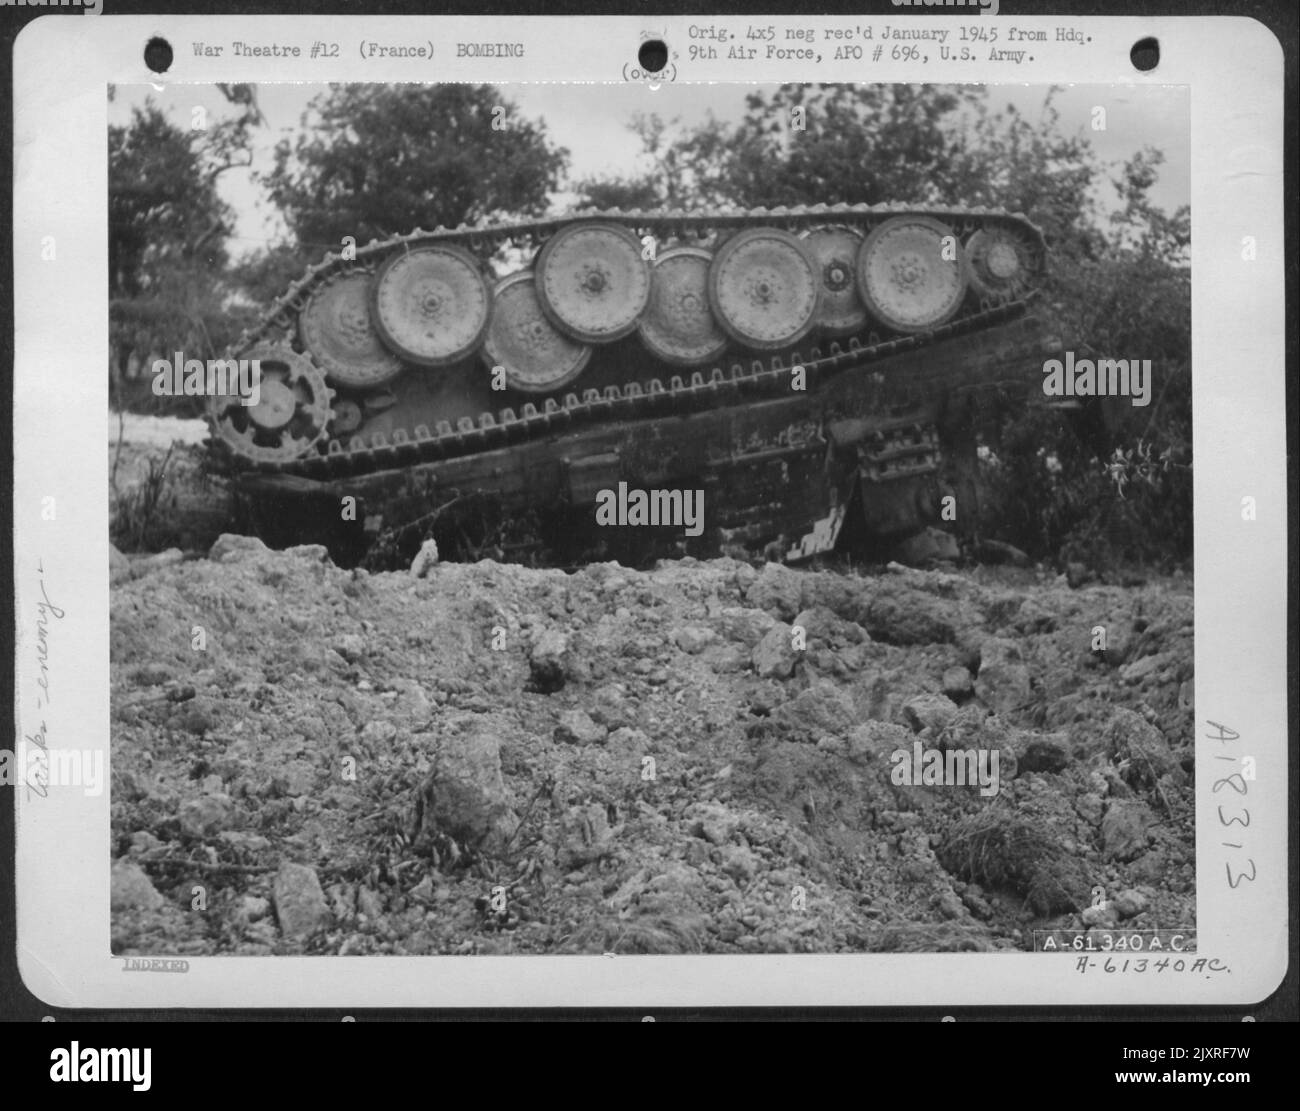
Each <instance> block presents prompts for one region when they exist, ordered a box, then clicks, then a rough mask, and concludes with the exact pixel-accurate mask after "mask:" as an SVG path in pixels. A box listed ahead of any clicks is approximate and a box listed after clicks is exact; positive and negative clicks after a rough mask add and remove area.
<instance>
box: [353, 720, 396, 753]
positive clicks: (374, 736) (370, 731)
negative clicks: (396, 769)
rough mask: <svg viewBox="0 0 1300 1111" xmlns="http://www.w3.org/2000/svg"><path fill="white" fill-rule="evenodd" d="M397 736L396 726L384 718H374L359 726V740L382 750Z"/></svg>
mask: <svg viewBox="0 0 1300 1111" xmlns="http://www.w3.org/2000/svg"><path fill="white" fill-rule="evenodd" d="M396 737H397V726H396V725H394V724H393V723H392V722H391V721H388V720H387V719H386V718H374V719H372V720H370V721H368V722H366V724H365V725H363V726H362V727H361V741H362V743H363V744H365V745H367V746H374V747H375V748H377V749H379V750H380V751H382V750H383V749H384V748H386V747H387V746H388V745H390V744H391V743H392V742H393V740H394V739H395V738H396Z"/></svg>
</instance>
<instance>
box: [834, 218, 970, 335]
mask: <svg viewBox="0 0 1300 1111" xmlns="http://www.w3.org/2000/svg"><path fill="white" fill-rule="evenodd" d="M949 236H951V237H952V238H951V240H950V241H949V242H948V243H947V244H945V242H944V240H945V239H946V238H947V237H949ZM945 246H948V247H950V248H951V250H949V251H948V252H946V253H947V254H949V255H950V256H955V257H949V258H944V254H945V251H944V248H945ZM857 272H858V288H859V289H860V290H861V291H862V300H863V301H865V302H866V305H867V309H868V311H869V312H870V313H871V315H872V316H874V317H875V318H876V319H877V320H879V321H880V322H881V323H882V324H884V325H885V326H886V327H889V328H892V329H894V331H896V332H928V331H929V330H930V329H931V328H937V327H938V326H939V325H940V324H942V323H944V321H946V320H949V319H951V318H952V316H953V314H954V313H955V312H956V311H957V309H958V308H959V307H960V306H961V302H962V298H963V297H965V295H966V262H965V258H964V255H963V252H962V249H961V244H960V243H959V242H958V241H957V237H956V235H955V234H954V233H953V231H952V229H951V228H949V227H948V226H947V225H946V224H942V223H940V222H939V221H938V220H934V219H931V218H930V217H929V216H895V217H893V218H892V219H889V220H886V221H885V222H884V223H883V224H881V225H880V226H879V227H878V228H876V229H875V230H874V231H873V232H872V233H871V234H870V235H868V236H867V238H866V240H865V241H864V242H863V244H862V249H861V250H860V251H859V252H858V265H857Z"/></svg>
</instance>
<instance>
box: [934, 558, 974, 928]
mask: <svg viewBox="0 0 1300 1111" xmlns="http://www.w3.org/2000/svg"><path fill="white" fill-rule="evenodd" d="M945 535H947V534H946V533H945ZM934 909H935V910H937V911H938V912H939V913H940V914H942V915H943V916H944V917H945V918H950V919H951V918H961V917H962V916H963V915H964V914H965V913H966V910H965V907H963V906H962V901H961V899H960V898H959V897H958V895H957V892H955V891H952V890H949V891H943V892H940V893H939V894H938V895H937V896H935V898H934Z"/></svg>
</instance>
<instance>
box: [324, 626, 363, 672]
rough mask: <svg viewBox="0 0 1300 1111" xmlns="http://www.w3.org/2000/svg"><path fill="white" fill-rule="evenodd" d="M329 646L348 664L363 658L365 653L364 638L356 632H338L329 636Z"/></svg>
mask: <svg viewBox="0 0 1300 1111" xmlns="http://www.w3.org/2000/svg"><path fill="white" fill-rule="evenodd" d="M330 647H331V648H333V649H334V651H335V652H337V653H338V654H339V655H340V656H342V657H343V658H344V659H345V660H347V661H348V663H350V664H354V663H356V662H357V661H359V660H361V659H364V658H365V655H366V638H365V637H363V636H360V635H359V634H357V633H339V634H338V635H337V636H335V637H333V638H331V640H330Z"/></svg>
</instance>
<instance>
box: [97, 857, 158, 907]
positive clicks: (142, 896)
mask: <svg viewBox="0 0 1300 1111" xmlns="http://www.w3.org/2000/svg"><path fill="white" fill-rule="evenodd" d="M109 891H110V895H109V904H110V906H111V907H112V909H113V910H132V909H137V910H157V909H158V908H159V907H160V906H162V905H163V904H164V903H165V902H166V901H167V900H166V899H164V898H163V897H162V896H161V895H160V894H159V893H158V889H157V888H156V887H154V885H153V881H152V880H150V879H149V877H148V876H147V875H146V874H145V871H144V869H143V868H141V867H140V865H138V864H135V863H133V862H132V861H129V860H115V861H114V862H113V868H112V871H111V872H110V873H109Z"/></svg>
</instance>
